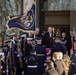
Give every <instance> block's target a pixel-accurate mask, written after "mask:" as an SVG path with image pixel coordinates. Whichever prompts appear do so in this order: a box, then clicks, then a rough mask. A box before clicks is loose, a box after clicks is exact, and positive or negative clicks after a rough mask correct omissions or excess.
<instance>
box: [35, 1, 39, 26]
mask: <svg viewBox="0 0 76 75" xmlns="http://www.w3.org/2000/svg"><path fill="white" fill-rule="evenodd" d="M35 1H36V11H35V12H36V23H35V24H36V27H39V0H35Z"/></svg>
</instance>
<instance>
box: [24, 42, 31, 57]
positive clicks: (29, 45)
mask: <svg viewBox="0 0 76 75" xmlns="http://www.w3.org/2000/svg"><path fill="white" fill-rule="evenodd" d="M31 49H32V45H31V44H28V43H27V44H26V47H25V56H27V55H30V50H31Z"/></svg>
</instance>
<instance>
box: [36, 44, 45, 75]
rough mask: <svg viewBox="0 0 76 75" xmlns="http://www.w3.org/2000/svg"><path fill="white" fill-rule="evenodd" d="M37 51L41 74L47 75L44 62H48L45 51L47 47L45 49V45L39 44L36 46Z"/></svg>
mask: <svg viewBox="0 0 76 75" xmlns="http://www.w3.org/2000/svg"><path fill="white" fill-rule="evenodd" d="M35 51H36V53H37V56H38V60H39V63H38V68H39V72H40V74H41V75H42V74H43V73H45V66H44V61H45V60H46V50H45V47H43V45H41V44H37V45H36V46H35Z"/></svg>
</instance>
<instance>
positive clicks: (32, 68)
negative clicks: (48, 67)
mask: <svg viewBox="0 0 76 75" xmlns="http://www.w3.org/2000/svg"><path fill="white" fill-rule="evenodd" d="M25 62H26V64H27V70H26V75H39V71H38V57H37V56H36V52H35V50H34V49H31V51H30V55H28V56H27V57H26V60H25Z"/></svg>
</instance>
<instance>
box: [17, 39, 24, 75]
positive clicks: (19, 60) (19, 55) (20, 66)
mask: <svg viewBox="0 0 76 75" xmlns="http://www.w3.org/2000/svg"><path fill="white" fill-rule="evenodd" d="M20 46H21V40H18V41H17V60H16V71H17V73H16V74H17V75H21V74H22V70H23V60H22V52H21V47H20Z"/></svg>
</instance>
